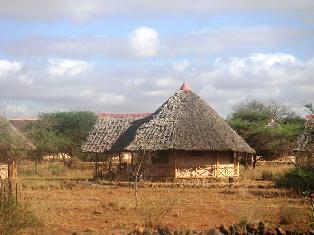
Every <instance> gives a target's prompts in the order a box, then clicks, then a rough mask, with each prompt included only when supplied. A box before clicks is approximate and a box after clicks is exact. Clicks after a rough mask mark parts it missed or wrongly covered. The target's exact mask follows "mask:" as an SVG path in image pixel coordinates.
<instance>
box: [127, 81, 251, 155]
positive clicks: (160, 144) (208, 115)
mask: <svg viewBox="0 0 314 235" xmlns="http://www.w3.org/2000/svg"><path fill="white" fill-rule="evenodd" d="M182 87H184V88H185V89H181V90H179V91H178V92H177V93H175V95H174V96H172V97H170V98H169V99H168V100H167V101H166V102H165V103H164V104H163V105H162V106H161V107H160V108H159V109H158V110H157V111H156V112H155V113H154V114H153V115H152V117H151V119H150V120H149V121H148V122H147V123H144V124H143V125H142V126H140V127H139V128H138V130H137V131H136V134H135V136H134V140H133V141H132V142H131V144H130V145H129V146H128V147H127V150H139V149H140V150H152V151H154V150H170V149H176V150H216V151H234V152H247V153H254V152H255V151H254V150H253V149H252V148H251V147H250V146H249V145H248V144H247V143H246V142H245V141H244V140H243V139H242V138H241V137H240V136H239V135H238V134H237V133H236V132H235V131H234V130H233V129H232V128H231V127H230V126H229V125H228V124H227V122H226V121H225V120H224V119H223V118H221V117H220V116H219V115H218V114H217V112H216V111H215V110H213V109H212V108H211V107H209V106H208V105H207V104H206V102H205V101H204V100H202V99H201V98H200V97H199V96H198V95H196V94H195V93H194V92H192V91H190V90H189V89H188V88H186V86H182Z"/></svg>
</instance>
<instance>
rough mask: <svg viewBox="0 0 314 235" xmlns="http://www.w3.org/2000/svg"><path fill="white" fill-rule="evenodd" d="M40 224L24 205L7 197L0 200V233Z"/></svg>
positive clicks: (14, 232) (11, 232)
mask: <svg viewBox="0 0 314 235" xmlns="http://www.w3.org/2000/svg"><path fill="white" fill-rule="evenodd" d="M36 225H40V222H39V220H38V219H37V218H36V217H35V216H34V215H33V213H32V212H31V211H28V210H27V209H26V208H25V207H22V206H21V205H17V204H16V202H15V201H14V200H13V199H11V198H10V197H9V198H4V199H3V198H2V200H1V202H0V234H6V235H9V234H16V233H17V232H18V231H20V230H21V229H24V228H28V227H32V226H36Z"/></svg>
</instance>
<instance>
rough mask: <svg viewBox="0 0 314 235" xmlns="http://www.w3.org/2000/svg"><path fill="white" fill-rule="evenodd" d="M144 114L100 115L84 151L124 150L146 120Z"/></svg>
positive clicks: (84, 144) (83, 148)
mask: <svg viewBox="0 0 314 235" xmlns="http://www.w3.org/2000/svg"><path fill="white" fill-rule="evenodd" d="M146 115H147V114H143V115H133V114H132V115H127V114H124V117H120V115H118V116H117V115H100V116H99V118H98V120H97V122H96V124H95V125H94V127H93V129H92V131H91V132H90V133H89V136H88V138H87V140H86V142H84V143H83V145H82V150H83V152H94V153H103V152H122V151H124V149H125V148H126V147H127V145H128V144H129V143H130V142H131V141H132V137H133V136H134V134H135V131H136V129H137V127H138V125H140V124H141V123H142V122H143V121H144V120H146V119H145V118H143V117H144V116H146Z"/></svg>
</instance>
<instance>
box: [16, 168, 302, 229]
mask: <svg viewBox="0 0 314 235" xmlns="http://www.w3.org/2000/svg"><path fill="white" fill-rule="evenodd" d="M268 169H269V168H268ZM263 170H265V168H264V169H258V168H257V171H258V172H259V173H254V177H256V178H259V177H261V175H260V174H261V173H262V171H263ZM274 170H276V172H279V170H278V168H276V169H275V168H274ZM248 173H250V174H252V170H249V172H248V171H247V172H245V174H246V176H248V175H249V174H248ZM53 177H54V176H50V179H49V180H40V179H39V178H36V179H33V180H29V179H27V178H26V179H20V180H19V187H20V189H19V200H20V201H21V202H25V203H28V204H30V205H31V208H32V210H33V211H34V213H35V214H36V215H37V216H38V217H40V218H42V220H43V222H44V227H41V228H38V229H37V228H34V229H31V230H30V229H29V230H26V231H25V233H27V234H70V233H73V232H76V233H79V234H80V233H83V234H84V233H94V234H109V233H110V234H111V233H113V232H116V233H117V234H126V231H130V230H133V229H134V228H135V227H136V226H137V225H140V226H144V225H145V224H153V225H156V224H162V225H167V226H169V227H170V228H172V229H183V228H193V229H197V230H208V229H209V228H212V227H215V226H219V225H220V224H226V225H230V224H231V223H238V222H239V221H240V220H243V221H247V222H258V221H260V220H262V221H265V222H266V223H269V224H279V223H280V222H281V220H282V215H283V212H284V210H283V208H284V207H285V208H292V209H291V211H293V213H295V214H296V215H297V216H295V217H293V221H292V222H291V223H289V224H287V225H285V226H288V227H289V226H291V227H300V228H304V227H306V226H308V207H307V205H306V204H305V203H304V201H303V199H302V198H299V197H297V196H296V195H294V194H293V192H291V191H289V190H283V189H275V188H273V187H272V182H269V181H256V180H253V179H254V177H251V178H249V179H245V180H242V181H240V182H239V183H235V184H232V185H230V184H225V183H224V184H222V183H217V184H212V185H211V187H210V188H204V187H194V188H180V187H169V188H164V187H146V188H141V189H140V190H139V198H140V206H139V208H135V199H134V191H133V189H132V188H128V187H118V186H114V185H112V186H110V185H101V184H97V183H91V182H87V181H76V180H52V179H53ZM283 202H284V204H283ZM287 211H288V210H287ZM289 211H290V209H289ZM285 214H287V213H285Z"/></svg>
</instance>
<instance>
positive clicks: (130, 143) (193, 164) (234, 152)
mask: <svg viewBox="0 0 314 235" xmlns="http://www.w3.org/2000/svg"><path fill="white" fill-rule="evenodd" d="M82 151H83V152H90V153H96V154H98V155H97V156H99V155H102V156H104V155H105V156H107V158H105V159H106V161H107V162H108V161H109V163H108V164H107V165H109V167H110V166H111V165H112V159H114V158H116V159H118V160H119V164H118V165H120V167H118V169H120V172H121V169H124V170H123V174H125V175H128V172H127V171H128V169H130V168H132V166H133V165H136V164H138V163H139V162H141V163H143V164H141V166H140V167H141V174H142V175H143V177H144V178H148V179H154V178H158V179H160V178H167V179H188V178H200V179H204V178H205V179H206V178H219V177H238V176H239V158H240V157H241V156H250V155H252V154H254V153H255V151H254V149H252V148H251V147H250V146H249V145H248V144H247V143H246V142H245V141H244V140H243V139H242V138H241V137H240V136H239V135H238V134H237V133H236V132H235V131H234V130H233V129H232V128H231V127H230V126H229V125H228V124H227V122H226V121H225V120H224V119H223V118H221V117H220V116H219V115H218V114H217V112H216V111H215V110H213V109H212V108H211V107H210V106H209V105H208V104H207V103H206V102H205V101H204V100H202V99H201V98H200V97H199V96H198V95H196V94H195V93H194V92H193V91H191V90H190V88H189V86H188V85H187V84H186V83H184V84H183V85H182V87H181V89H180V90H179V91H177V92H176V93H175V94H174V95H173V96H172V97H170V98H169V99H168V100H167V101H166V102H165V103H164V104H163V105H162V106H161V107H160V108H159V109H157V110H156V111H155V112H154V113H152V114H149V115H146V116H145V115H142V116H141V115H106V116H105V117H99V119H98V121H97V123H96V124H95V126H94V128H93V130H92V131H91V132H90V134H89V136H88V138H87V140H86V142H85V143H84V144H83V145H82ZM108 159H109V160H108ZM121 165H123V167H121ZM121 173H122V172H121Z"/></svg>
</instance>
